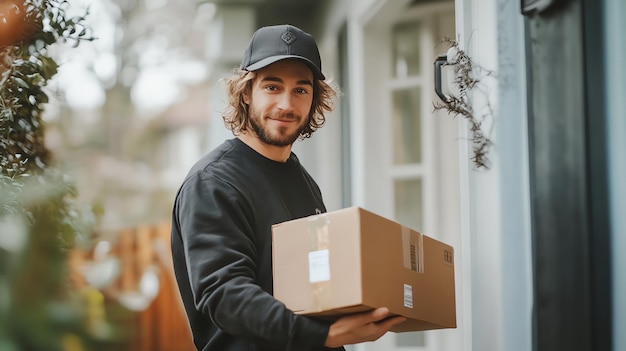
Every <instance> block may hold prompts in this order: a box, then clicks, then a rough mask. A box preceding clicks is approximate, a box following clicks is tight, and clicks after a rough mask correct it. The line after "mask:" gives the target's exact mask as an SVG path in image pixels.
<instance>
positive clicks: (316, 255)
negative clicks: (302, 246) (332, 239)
mask: <svg viewBox="0 0 626 351" xmlns="http://www.w3.org/2000/svg"><path fill="white" fill-rule="evenodd" d="M327 280H330V262H329V260H328V249H324V250H318V251H312V252H309V282H311V283H317V282H325V281H327Z"/></svg>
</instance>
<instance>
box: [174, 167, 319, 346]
mask: <svg viewBox="0 0 626 351" xmlns="http://www.w3.org/2000/svg"><path fill="white" fill-rule="evenodd" d="M249 207H250V205H249V204H248V203H247V201H246V199H245V198H244V197H242V194H241V193H240V192H238V191H237V189H235V188H234V187H233V186H232V185H231V184H228V183H227V182H226V181H224V180H221V179H219V178H216V177H215V176H214V175H211V174H210V173H207V172H206V171H202V172H199V173H197V174H195V175H194V176H191V177H190V178H189V179H187V181H186V182H185V184H183V186H182V188H181V191H180V192H179V195H178V196H177V198H176V204H175V208H176V211H177V216H178V218H179V225H180V230H181V236H182V241H183V250H184V255H185V259H186V264H187V267H188V272H187V273H188V276H189V281H190V285H191V290H192V294H193V298H194V303H195V307H196V309H197V310H198V311H199V312H201V313H202V314H204V315H207V316H209V317H210V319H211V320H212V321H213V323H214V324H215V325H216V326H217V327H218V328H220V329H221V330H222V331H224V332H226V333H229V334H233V335H238V336H241V337H244V338H247V339H250V340H252V341H254V342H256V343H259V344H263V345H267V346H271V347H273V348H279V349H284V350H294V351H295V350H298V351H302V350H322V349H325V348H324V347H323V344H324V342H325V340H326V337H327V335H328V329H329V324H328V323H325V322H322V321H319V320H315V319H312V318H308V317H305V316H299V315H296V314H294V313H293V312H291V311H290V310H289V309H287V308H286V307H285V305H284V304H283V303H282V302H280V301H278V300H276V299H275V298H274V297H273V296H272V295H271V294H269V293H267V292H265V291H264V290H263V289H261V288H260V287H259V286H258V285H257V284H255V278H256V277H255V272H256V271H257V269H256V268H257V267H256V262H257V259H256V255H257V251H256V245H255V238H256V237H255V234H254V232H253V231H254V223H251V222H250V221H251V218H253V217H252V216H251V211H253V209H251V208H249Z"/></svg>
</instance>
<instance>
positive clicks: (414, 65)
mask: <svg viewBox="0 0 626 351" xmlns="http://www.w3.org/2000/svg"><path fill="white" fill-rule="evenodd" d="M392 38H393V39H392V40H393V63H392V64H393V75H394V77H395V78H403V77H408V76H415V75H419V74H420V50H419V23H416V22H413V23H402V24H399V25H397V26H395V27H394V28H393V33H392Z"/></svg>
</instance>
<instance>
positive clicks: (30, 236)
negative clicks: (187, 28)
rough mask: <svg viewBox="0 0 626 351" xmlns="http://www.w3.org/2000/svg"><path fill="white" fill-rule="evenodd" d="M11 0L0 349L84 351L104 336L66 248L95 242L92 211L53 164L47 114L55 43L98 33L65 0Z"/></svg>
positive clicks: (0, 102) (2, 165)
mask: <svg viewBox="0 0 626 351" xmlns="http://www.w3.org/2000/svg"><path fill="white" fill-rule="evenodd" d="M14 2H15V3H16V5H15V6H13V7H12V10H13V11H15V12H16V13H20V14H22V15H23V16H21V17H20V18H22V19H23V20H22V21H21V22H19V25H20V28H19V30H18V31H17V32H18V33H19V36H16V38H15V41H14V42H12V43H10V44H8V45H7V44H4V45H5V46H0V349H1V350H53V351H54V350H84V349H87V348H88V347H89V346H90V345H91V346H93V345H95V343H93V341H95V340H96V339H97V338H96V337H95V336H94V335H93V333H92V331H90V330H89V328H88V323H86V320H88V319H89V318H90V317H89V308H86V307H85V299H84V297H82V296H81V295H80V294H79V293H78V292H77V291H73V290H72V289H71V285H70V282H69V277H70V274H69V266H68V252H69V250H70V249H72V248H73V247H75V246H76V245H77V244H78V243H79V242H80V241H81V240H82V241H88V240H89V237H90V235H91V228H92V226H93V225H94V222H95V221H94V214H93V213H92V211H91V210H90V209H89V207H88V206H81V205H80V204H78V203H76V201H75V195H76V191H75V189H74V187H73V185H72V183H71V181H70V180H69V179H68V177H67V176H65V175H64V174H62V172H60V171H58V170H57V169H55V168H54V167H53V165H52V157H51V153H50V151H49V150H48V149H47V147H46V145H45V143H44V135H45V128H44V121H43V119H42V116H43V112H44V108H45V105H46V104H47V103H48V101H49V99H48V95H47V94H46V92H45V90H44V88H45V87H46V86H47V84H48V83H49V81H50V79H52V77H53V76H54V75H55V74H56V73H57V69H58V64H57V62H56V61H55V60H54V59H53V58H52V57H50V55H49V47H50V46H51V45H54V44H57V43H71V44H72V45H74V46H75V45H78V44H79V43H80V42H82V41H84V40H92V37H91V33H90V30H89V29H88V28H87V27H85V26H84V24H83V23H84V21H85V17H84V16H79V17H74V18H69V19H68V18H66V9H67V6H68V5H69V3H68V2H67V1H65V0H64V1H56V0H27V1H17V0H14ZM2 5H4V4H2ZM6 8H7V7H6V6H5V7H0V17H2V15H7V14H3V13H1V11H2V10H3V9H6ZM15 9H17V10H15ZM20 11H21V12H20ZM76 340H79V341H78V342H77V341H76Z"/></svg>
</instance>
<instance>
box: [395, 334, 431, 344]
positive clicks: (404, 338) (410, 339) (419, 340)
mask: <svg viewBox="0 0 626 351" xmlns="http://www.w3.org/2000/svg"><path fill="white" fill-rule="evenodd" d="M396 346H400V347H416V346H421V347H424V346H426V340H425V335H424V332H412V333H398V334H396Z"/></svg>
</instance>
